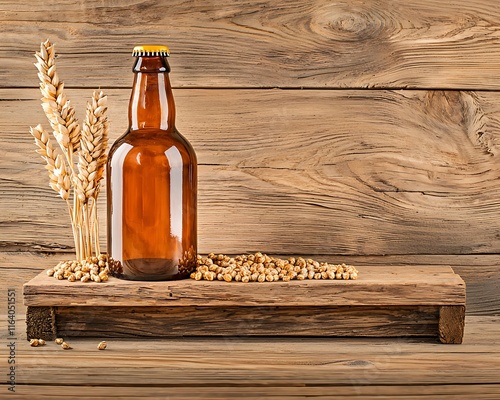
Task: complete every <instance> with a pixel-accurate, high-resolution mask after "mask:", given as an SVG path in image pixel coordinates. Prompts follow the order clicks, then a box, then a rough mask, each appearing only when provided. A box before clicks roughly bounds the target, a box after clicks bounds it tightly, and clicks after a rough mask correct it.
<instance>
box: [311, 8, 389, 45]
mask: <svg viewBox="0 0 500 400" xmlns="http://www.w3.org/2000/svg"><path fill="white" fill-rule="evenodd" d="M320 11H321V12H319V13H318V14H316V15H315V16H314V17H313V20H312V28H313V30H316V31H317V33H320V34H321V35H322V36H326V37H329V38H331V39H335V40H341V41H347V42H359V41H364V40H371V39H375V38H376V39H377V40H380V39H381V38H384V37H385V36H387V27H388V26H390V24H389V25H388V24H387V23H386V22H385V21H384V19H385V18H384V17H383V16H381V15H379V14H377V13H374V12H373V11H372V10H362V9H359V10H349V11H340V10H338V9H333V8H329V9H328V10H324V9H322V10H320ZM325 11H326V12H325ZM314 28H316V29H314Z"/></svg>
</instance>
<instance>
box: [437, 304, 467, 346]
mask: <svg viewBox="0 0 500 400" xmlns="http://www.w3.org/2000/svg"><path fill="white" fill-rule="evenodd" d="M464 329H465V306H441V307H440V308H439V340H440V341H441V343H447V344H461V343H462V341H463V337H464Z"/></svg>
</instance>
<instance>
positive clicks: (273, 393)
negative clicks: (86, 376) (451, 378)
mask: <svg viewBox="0 0 500 400" xmlns="http://www.w3.org/2000/svg"><path fill="white" fill-rule="evenodd" d="M0 390H7V389H6V388H5V385H0ZM499 395H500V384H498V385H497V384H479V385H460V384H457V385H439V384H437V385H404V384H402V385H387V386H358V385H355V384H354V385H349V386H335V387H276V386H274V387H273V386H268V387H220V386H219V387H212V386H204V387H200V386H197V387H168V388H166V387H143V386H141V387H115V386H104V385H102V386H84V387H82V386H62V385H57V384H53V385H50V386H48V387H47V386H43V385H22V386H21V387H18V388H17V392H16V393H12V394H10V396H9V398H12V399H16V400H21V399H22V400H33V398H34V397H35V396H36V399H37V400H53V399H64V400H66V399H68V398H71V399H74V400H96V399H98V400H101V399H103V398H106V399H119V400H137V399H141V400H142V399H145V398H146V399H149V400H165V396H168V399H169V400H170V399H172V400H173V399H195V398H196V399H203V400H216V399H217V400H220V399H246V400H260V399H273V400H283V399H304V398H307V399H316V400H328V399H346V398H347V399H351V398H352V399H356V400H379V399H380V398H384V399H390V400H408V398H411V399H419V400H420V399H437V400H456V399H457V398H465V397H469V398H474V399H477V400H497V399H498V396H499Z"/></svg>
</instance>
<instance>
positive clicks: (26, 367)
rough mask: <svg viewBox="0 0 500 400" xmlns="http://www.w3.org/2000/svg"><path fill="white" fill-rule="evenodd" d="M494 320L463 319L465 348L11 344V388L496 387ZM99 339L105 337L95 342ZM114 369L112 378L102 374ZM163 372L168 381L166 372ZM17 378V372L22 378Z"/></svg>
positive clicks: (499, 356) (418, 344) (195, 342)
mask: <svg viewBox="0 0 500 400" xmlns="http://www.w3.org/2000/svg"><path fill="white" fill-rule="evenodd" d="M499 327H500V323H499V320H498V317H496V318H492V317H488V318H486V317H469V318H468V319H467V321H466V333H465V340H464V344H463V345H460V346H451V347H450V346H443V345H441V344H438V343H436V342H435V341H428V340H426V339H417V338H413V339H404V338H401V339H356V340H353V339H327V338H316V339H300V340H297V339H290V338H288V339H269V338H267V339H257V338H256V339H251V338H238V337H225V338H219V339H202V338H192V339H169V340H158V339H151V340H128V339H116V340H108V348H107V349H106V350H105V351H102V352H100V351H98V350H97V348H96V346H97V343H98V341H99V340H101V339H93V340H91V339H72V340H71V341H70V340H68V342H69V343H70V344H71V345H72V346H73V350H71V351H65V350H62V349H61V348H60V347H59V346H56V345H55V344H54V343H53V342H50V343H48V344H47V346H44V347H38V348H31V347H29V344H28V343H27V342H25V341H23V342H18V344H19V346H18V348H17V357H18V365H19V374H18V385H19V386H21V385H25V384H26V385H43V384H49V385H50V384H54V383H55V382H56V381H55V378H54V377H57V381H58V382H61V381H62V382H64V383H65V384H66V385H73V386H76V385H83V384H85V385H88V383H89V380H90V382H93V379H95V377H96V376H104V375H106V380H105V382H99V381H95V383H94V385H106V386H131V387H134V386H136V385H139V386H144V387H158V386H161V387H164V388H165V389H167V388H168V387H172V386H174V387H179V386H180V387H189V386H193V385H195V386H201V387H203V386H214V387H220V386H222V387H263V386H264V387H269V386H271V387H283V386H284V387H294V386H298V387H304V386H308V387H318V386H322V387H337V386H371V385H373V386H379V385H394V384H396V385H397V384H398V383H402V382H404V384H405V385H407V386H415V385H419V386H420V385H445V384H448V385H464V384H471V385H498V384H499V375H498V370H499V368H500V347H499V346H500V342H499V338H500V331H499V329H500V328H499ZM102 339H103V340H105V339H106V338H102ZM110 369H113V374H107V373H106V371H109V370H110ZM166 370H167V371H168V372H169V373H168V376H166V375H165V371H166ZM21 372H22V373H21Z"/></svg>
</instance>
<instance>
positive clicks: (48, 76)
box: [35, 40, 80, 168]
mask: <svg viewBox="0 0 500 400" xmlns="http://www.w3.org/2000/svg"><path fill="white" fill-rule="evenodd" d="M35 57H36V59H37V62H36V63H35V66H36V68H37V69H38V78H39V79H40V91H41V93H42V99H41V100H42V108H43V110H44V112H45V115H46V116H47V119H48V120H49V122H50V126H51V127H52V130H53V131H54V137H55V138H56V141H57V143H58V144H59V146H60V147H61V149H62V151H63V153H64V155H65V156H66V158H67V160H68V164H69V166H70V168H73V158H72V156H73V153H74V152H75V151H76V150H78V148H79V146H80V125H79V124H78V120H77V119H76V118H75V110H74V108H73V106H72V105H71V103H70V101H69V100H68V99H67V98H66V95H65V93H64V83H63V82H61V81H59V76H58V74H57V71H56V64H55V50H54V45H52V44H51V43H50V42H49V41H48V40H46V41H45V42H43V43H42V44H41V45H40V51H39V52H36V53H35Z"/></svg>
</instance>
